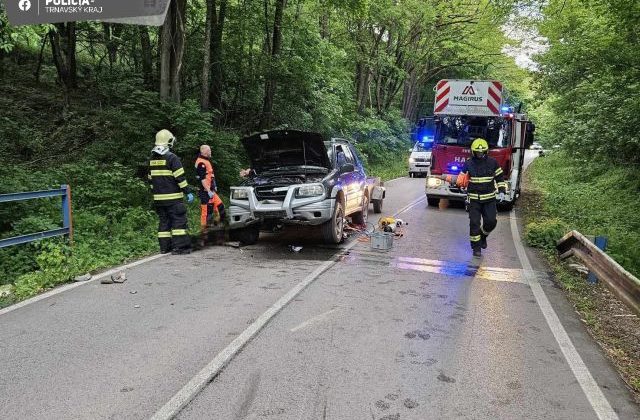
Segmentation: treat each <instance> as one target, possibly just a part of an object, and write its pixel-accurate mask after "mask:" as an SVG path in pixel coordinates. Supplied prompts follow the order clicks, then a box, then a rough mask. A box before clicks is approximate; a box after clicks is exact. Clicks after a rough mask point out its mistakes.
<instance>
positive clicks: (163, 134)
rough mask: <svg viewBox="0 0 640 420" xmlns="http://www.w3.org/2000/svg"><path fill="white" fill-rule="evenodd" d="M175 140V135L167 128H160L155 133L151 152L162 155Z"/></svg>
mask: <svg viewBox="0 0 640 420" xmlns="http://www.w3.org/2000/svg"><path fill="white" fill-rule="evenodd" d="M175 142H176V137H175V136H174V135H173V134H172V133H171V131H169V130H160V131H158V132H157V133H156V146H155V147H154V148H153V150H152V151H153V152H156V153H157V154H159V155H164V154H165V153H167V152H168V151H169V149H171V148H172V147H173V145H174V144H175Z"/></svg>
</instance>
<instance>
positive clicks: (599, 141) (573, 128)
mask: <svg viewBox="0 0 640 420" xmlns="http://www.w3.org/2000/svg"><path fill="white" fill-rule="evenodd" d="M639 7H640V6H638V2H633V1H628V0H616V1H609V0H592V1H588V2H584V1H579V0H570V1H564V0H554V1H550V2H548V4H547V5H546V6H545V7H544V9H543V13H544V19H543V20H541V21H540V24H539V30H540V32H541V34H542V35H543V36H545V37H546V38H547V39H548V43H549V49H548V51H547V52H545V53H544V54H541V55H540V56H539V57H538V61H539V62H540V70H541V72H540V73H539V77H538V82H539V85H540V88H541V95H542V97H541V99H543V100H544V102H543V105H542V106H544V107H545V108H548V109H549V110H550V111H551V112H550V113H549V112H548V113H546V115H545V116H546V117H547V118H546V121H544V123H545V125H547V127H546V128H545V129H544V131H545V133H546V135H547V136H548V138H549V141H550V142H551V143H554V144H563V145H564V146H565V149H566V150H571V151H572V153H573V154H574V155H576V156H580V157H584V158H587V159H592V158H593V157H594V156H596V157H597V158H598V159H607V160H608V161H610V162H614V163H617V164H626V163H629V162H631V163H634V164H638V163H640V153H638V149H639V148H640V135H639V134H638V130H637V127H638V126H639V125H640V103H639V102H638V101H637V100H636V98H637V97H638V96H639V95H640V83H639V82H638V81H639V80H640V67H638V66H637V63H638V62H640V49H638V36H637V28H638V27H639V26H640V13H638V12H639V11H640V9H639Z"/></svg>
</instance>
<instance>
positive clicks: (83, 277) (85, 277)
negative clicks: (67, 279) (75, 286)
mask: <svg viewBox="0 0 640 420" xmlns="http://www.w3.org/2000/svg"><path fill="white" fill-rule="evenodd" d="M91 277H92V276H91V273H87V274H83V275H81V276H78V277H76V278H74V279H73V281H79V282H80V281H89V280H91Z"/></svg>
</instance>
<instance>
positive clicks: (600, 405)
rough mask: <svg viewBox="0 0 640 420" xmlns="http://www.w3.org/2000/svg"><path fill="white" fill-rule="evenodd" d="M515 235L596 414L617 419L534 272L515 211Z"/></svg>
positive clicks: (544, 309)
mask: <svg viewBox="0 0 640 420" xmlns="http://www.w3.org/2000/svg"><path fill="white" fill-rule="evenodd" d="M511 234H512V235H513V243H514V244H515V247H516V252H517V253H518V258H519V259H520V263H521V264H522V268H524V271H525V278H526V279H527V281H528V282H529V286H530V287H531V290H532V291H533V295H534V296H535V298H536V301H537V302H538V306H540V309H541V310H542V314H543V315H544V318H545V319H546V320H547V324H548V325H549V328H550V329H551V332H552V333H553V336H554V337H555V339H556V341H557V342H558V345H559V346H560V349H561V350H562V354H564V357H565V359H567V363H568V364H569V367H570V368H571V371H572V372H573V374H574V376H575V377H576V379H577V381H578V383H580V386H581V387H582V390H583V391H584V393H585V395H586V397H587V399H588V400H589V403H591V407H593V410H594V411H595V412H596V415H597V416H598V418H599V419H601V420H605V419H606V420H617V419H618V415H617V414H616V413H615V412H614V411H613V409H612V408H611V405H610V404H609V401H607V398H606V397H605V396H604V394H603V393H602V390H601V389H600V387H598V384H597V383H596V381H595V380H594V379H593V376H591V372H589V369H588V368H587V366H586V365H585V364H584V362H583V360H582V358H581V357H580V354H578V351H577V350H576V348H575V346H574V345H573V343H572V342H571V339H570V338H569V335H568V334H567V331H566V330H565V329H564V327H563V326H562V323H560V319H559V318H558V315H557V314H556V312H555V311H554V309H553V307H552V306H551V303H550V302H549V299H548V298H547V295H546V294H545V293H544V290H542V286H540V283H538V280H537V279H536V278H535V276H533V275H531V274H532V273H534V271H533V267H532V266H531V263H530V262H529V258H528V257H527V254H526V252H525V250H524V247H523V246H522V242H520V233H519V232H518V224H517V222H516V217H515V213H514V212H513V211H512V212H511Z"/></svg>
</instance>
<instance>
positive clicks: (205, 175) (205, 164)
mask: <svg viewBox="0 0 640 420" xmlns="http://www.w3.org/2000/svg"><path fill="white" fill-rule="evenodd" d="M195 165H196V178H197V179H198V181H201V183H200V189H204V190H205V191H208V190H211V191H215V190H216V177H215V174H214V173H213V165H212V164H211V162H210V161H209V159H207V158H205V157H202V156H198V159H196V163H195ZM202 181H204V187H203V185H202Z"/></svg>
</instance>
